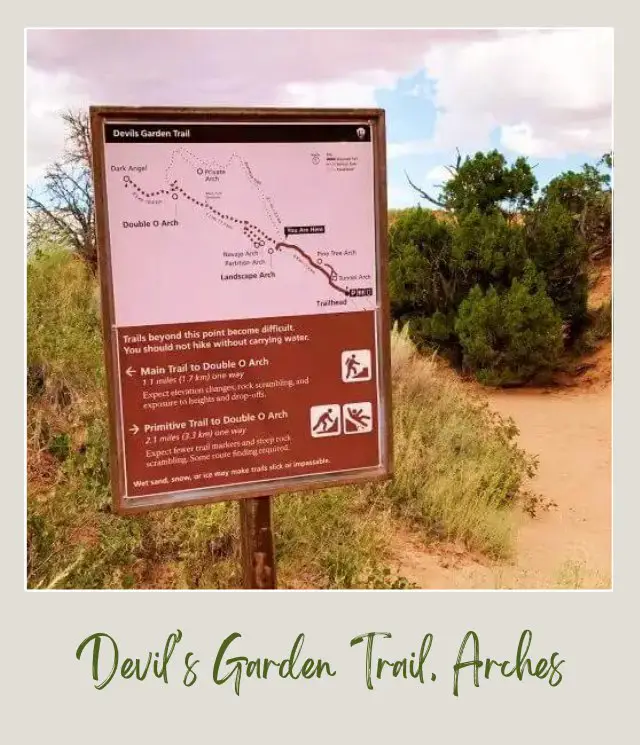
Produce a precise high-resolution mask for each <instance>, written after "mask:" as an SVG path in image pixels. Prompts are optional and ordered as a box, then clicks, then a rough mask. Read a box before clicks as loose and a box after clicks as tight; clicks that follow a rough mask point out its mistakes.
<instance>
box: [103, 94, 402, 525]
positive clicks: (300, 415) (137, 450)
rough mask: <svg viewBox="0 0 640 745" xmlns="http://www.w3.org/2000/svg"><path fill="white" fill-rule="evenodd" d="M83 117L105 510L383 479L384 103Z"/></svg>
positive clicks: (388, 456)
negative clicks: (93, 225) (92, 225)
mask: <svg viewBox="0 0 640 745" xmlns="http://www.w3.org/2000/svg"><path fill="white" fill-rule="evenodd" d="M91 128H92V140H93V169H94V182H95V194H96V217H97V228H98V250H99V265H100V277H101V292H102V308H103V326H104V338H105V356H106V365H107V378H108V393H109V413H110V434H111V463H112V471H111V473H112V491H113V500H114V508H115V510H116V511H117V512H119V513H133V512H141V511H146V510H152V509H158V508H162V507H176V506H184V505H193V504H202V503H207V502H215V501H221V500H228V499H242V498H255V497H262V496H266V495H272V494H275V493H279V492H287V491H293V490H295V491H299V490H303V489H317V488H322V487H327V486H331V485H335V484H346V483H355V482H359V481H364V480H372V479H385V478H388V477H389V476H390V475H391V470H392V451H391V397H390V369H389V311H388V297H387V277H386V274H387V229H386V211H387V205H386V175H385V174H386V170H385V133H384V112H383V111H382V110H378V109H374V110H358V109H349V110H328V109H321V110H307V109H202V108H195V109H187V108H116V107H92V108H91Z"/></svg>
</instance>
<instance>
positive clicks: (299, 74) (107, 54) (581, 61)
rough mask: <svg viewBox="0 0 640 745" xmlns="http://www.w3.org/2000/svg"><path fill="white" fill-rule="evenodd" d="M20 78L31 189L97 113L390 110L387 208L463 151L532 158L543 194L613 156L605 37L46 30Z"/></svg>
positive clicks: (31, 43)
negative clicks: (84, 116) (185, 108)
mask: <svg viewBox="0 0 640 745" xmlns="http://www.w3.org/2000/svg"><path fill="white" fill-rule="evenodd" d="M114 50H117V54H116V53H114ZM327 50H331V53H330V54H327ZM26 81H27V97H26V119H27V180H28V182H29V184H31V185H34V186H35V185H37V184H38V182H39V181H40V179H41V176H42V172H43V169H44V168H45V167H46V165H47V163H49V162H51V160H52V159H54V158H56V157H57V156H58V155H59V154H60V152H61V149H62V146H63V141H64V131H63V128H62V125H61V122H60V117H59V112H60V110H61V109H64V108H78V107H86V106H88V105H90V104H116V105H194V106H309V107H326V106H337V107H342V106H344V107H349V108H351V107H370V106H379V107H382V108H384V109H385V110H386V115H387V152H388V184H389V190H388V194H389V206H391V207H403V206H407V205H411V204H415V203H416V202H417V201H418V199H417V194H416V193H415V192H414V191H413V190H412V189H411V187H410V186H409V185H408V184H407V182H406V179H405V176H404V171H405V170H406V171H407V172H408V173H409V174H410V176H411V178H412V180H413V181H414V182H415V183H416V184H417V185H418V186H420V187H422V188H424V189H425V190H427V191H429V190H434V188H435V184H436V183H438V182H440V181H441V180H442V175H443V173H444V169H443V166H444V165H447V164H451V163H452V162H453V161H454V159H455V148H456V147H459V148H460V151H461V153H462V154H463V155H467V154H471V155H472V154H473V153H475V152H477V151H478V150H481V151H487V150H489V149H493V148H496V149H498V150H500V151H501V152H502V153H503V154H504V155H505V157H506V158H507V160H510V161H511V160H513V159H515V158H516V157H518V156H519V155H524V156H526V157H527V158H529V161H530V162H531V163H532V164H537V165H536V168H535V171H534V172H535V174H536V177H537V179H538V182H539V184H540V186H544V185H545V184H546V183H547V182H548V181H549V180H550V179H551V178H553V177H554V176H555V175H557V174H558V173H560V172H562V171H565V170H568V169H573V170H576V169H580V168H581V167H582V164H583V163H585V162H588V163H595V162H596V161H597V160H598V159H599V157H600V156H601V155H602V154H603V153H605V152H607V151H608V150H610V149H612V144H611V143H612V93H613V32H612V30H611V29H598V28H584V29H562V28H559V29H520V30H500V29H499V30H492V29H488V30H487V29H411V30H387V29H382V30H353V29H330V30H284V29H282V30H253V29H249V30H235V31H234V30H218V29H211V30H206V29H203V30H200V29H197V30H172V29H166V30H149V29H147V30H117V29H116V30H109V29H95V30H84V29H66V30H57V29H54V30H39V29H38V30H30V31H29V32H28V34H27V75H26Z"/></svg>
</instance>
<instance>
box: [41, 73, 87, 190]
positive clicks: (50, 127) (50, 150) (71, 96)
mask: <svg viewBox="0 0 640 745" xmlns="http://www.w3.org/2000/svg"><path fill="white" fill-rule="evenodd" d="M76 84H77V81H76V80H75V78H74V76H73V75H70V74H68V73H65V72H60V73H56V74H47V73H44V72H41V71H39V70H32V69H30V68H28V69H27V76H26V87H27V104H26V122H27V141H28V143H29V163H28V168H27V181H28V183H33V182H35V181H37V180H38V178H39V177H40V176H41V174H42V171H43V169H44V167H45V166H46V165H47V163H48V162H49V161H50V160H51V157H52V154H57V153H59V152H60V151H61V149H62V147H63V145H64V126H63V124H62V120H61V119H60V116H59V114H60V111H61V110H63V109H65V108H69V107H75V106H81V105H83V104H86V101H85V100H83V96H82V95H81V94H79V93H77V92H76V91H74V86H75V85H76Z"/></svg>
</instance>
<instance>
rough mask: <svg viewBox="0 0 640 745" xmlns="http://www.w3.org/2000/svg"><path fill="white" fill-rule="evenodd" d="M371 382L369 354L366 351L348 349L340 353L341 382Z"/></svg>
mask: <svg viewBox="0 0 640 745" xmlns="http://www.w3.org/2000/svg"><path fill="white" fill-rule="evenodd" d="M364 380H371V352H370V351H369V350H368V349H348V350H346V351H345V352H343V353H342V382H343V383H359V382H361V381H364Z"/></svg>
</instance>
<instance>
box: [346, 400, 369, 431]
mask: <svg viewBox="0 0 640 745" xmlns="http://www.w3.org/2000/svg"><path fill="white" fill-rule="evenodd" d="M342 419H343V422H344V433H345V435H355V434H359V433H363V432H371V431H372V429H373V413H372V409H371V403H370V402H368V401H365V402H361V403H354V404H344V406H343V407H342Z"/></svg>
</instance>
